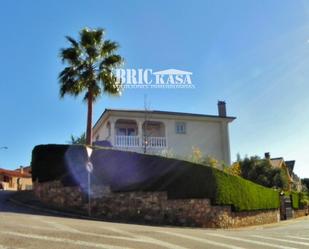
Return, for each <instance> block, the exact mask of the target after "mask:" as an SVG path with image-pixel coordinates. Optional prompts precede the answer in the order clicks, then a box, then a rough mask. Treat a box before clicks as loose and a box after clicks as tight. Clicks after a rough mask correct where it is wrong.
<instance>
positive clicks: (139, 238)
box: [40, 220, 188, 249]
mask: <svg viewBox="0 0 309 249" xmlns="http://www.w3.org/2000/svg"><path fill="white" fill-rule="evenodd" d="M40 221H42V222H46V223H48V224H50V225H52V226H54V227H55V228H52V229H56V228H57V227H58V228H59V229H60V230H61V231H65V232H70V233H76V234H82V235H89V236H96V237H102V238H110V239H118V240H127V241H134V242H141V243H148V244H154V245H159V246H162V247H165V248H170V249H188V248H186V247H182V246H178V245H176V244H172V243H169V242H165V241H161V240H158V239H154V238H151V237H147V236H141V235H139V236H136V235H135V234H133V233H130V232H127V231H124V230H121V229H117V228H111V227H104V228H103V229H106V230H110V231H113V232H117V233H119V234H123V235H126V236H130V237H131V238H130V237H123V236H116V235H105V234H97V233H91V232H83V231H80V230H77V229H74V228H72V227H70V226H67V225H63V224H59V223H56V222H51V221H45V220H40Z"/></svg>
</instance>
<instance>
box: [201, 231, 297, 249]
mask: <svg viewBox="0 0 309 249" xmlns="http://www.w3.org/2000/svg"><path fill="white" fill-rule="evenodd" d="M205 234H206V235H209V236H215V237H219V238H224V239H230V240H237V241H242V242H247V243H252V244H257V245H261V246H269V247H275V248H280V249H297V248H295V247H289V246H281V245H275V244H271V243H267V242H261V241H256V240H249V239H243V238H239V237H232V236H227V235H223V234H214V233H205Z"/></svg>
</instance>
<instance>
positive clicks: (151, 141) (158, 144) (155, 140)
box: [115, 135, 167, 148]
mask: <svg viewBox="0 0 309 249" xmlns="http://www.w3.org/2000/svg"><path fill="white" fill-rule="evenodd" d="M140 141H143V142H140ZM145 143H146V144H147V145H146V146H147V147H149V148H165V147H166V146H167V142H166V137H147V138H143V139H140V137H139V136H118V135H116V136H115V147H142V146H144V145H145Z"/></svg>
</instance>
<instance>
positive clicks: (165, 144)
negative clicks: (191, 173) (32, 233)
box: [93, 101, 235, 164]
mask: <svg viewBox="0 0 309 249" xmlns="http://www.w3.org/2000/svg"><path fill="white" fill-rule="evenodd" d="M234 119H235V117H229V116H227V115H226V106H225V102H223V101H219V102H218V115H205V114H194V113H182V112H169V111H154V110H152V111H148V110H147V111H145V110H121V109H105V111H104V112H103V114H102V115H101V117H100V118H99V120H98V121H97V122H96V124H95V125H94V127H93V141H95V142H96V143H98V144H100V141H109V142H110V144H111V145H112V146H113V147H114V148H117V149H120V150H129V151H136V152H141V153H143V152H146V153H160V152H162V151H165V150H171V151H172V152H173V153H174V154H175V155H179V156H188V155H190V154H191V153H192V148H193V147H198V148H199V149H200V150H201V151H202V153H203V155H204V156H212V157H214V158H216V159H217V160H219V161H224V162H225V163H227V164H230V143H229V131H228V124H229V123H230V122H232V121H233V120H234Z"/></svg>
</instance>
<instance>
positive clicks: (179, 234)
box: [158, 231, 245, 249]
mask: <svg viewBox="0 0 309 249" xmlns="http://www.w3.org/2000/svg"><path fill="white" fill-rule="evenodd" d="M158 232H159V233H165V234H169V235H173V236H176V237H181V238H184V239H190V240H195V241H198V242H202V243H205V244H209V245H214V246H221V247H226V248H229V249H245V248H244V247H239V246H233V245H228V244H224V243H220V242H216V241H213V240H208V239H204V238H198V237H193V236H190V235H185V234H181V233H174V232H167V231H158Z"/></svg>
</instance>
